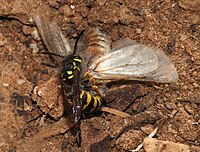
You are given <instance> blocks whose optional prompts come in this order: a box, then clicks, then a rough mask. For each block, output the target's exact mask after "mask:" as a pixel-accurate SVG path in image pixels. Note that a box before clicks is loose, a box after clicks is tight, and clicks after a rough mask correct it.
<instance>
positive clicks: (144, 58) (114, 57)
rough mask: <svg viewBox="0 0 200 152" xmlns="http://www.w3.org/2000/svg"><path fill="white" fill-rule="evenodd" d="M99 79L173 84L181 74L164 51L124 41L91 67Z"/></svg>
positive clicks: (127, 39)
mask: <svg viewBox="0 0 200 152" xmlns="http://www.w3.org/2000/svg"><path fill="white" fill-rule="evenodd" d="M89 69H90V70H91V74H92V75H93V76H94V78H96V79H107V80H120V79H125V80H140V81H141V80H143V81H156V82H163V83H168V82H174V81H176V80H177V79H178V73H177V70H176V68H175V67H174V65H173V63H172V62H171V60H170V59H169V58H168V57H167V56H166V55H165V53H164V52H162V51H161V50H159V49H157V48H154V47H150V46H147V45H144V44H140V43H136V42H135V41H133V40H131V39H129V38H125V39H123V40H121V42H119V44H118V45H117V46H116V47H115V48H114V49H113V50H111V51H110V53H108V54H106V55H103V56H102V57H101V58H99V59H98V60H96V62H94V63H92V64H91V65H90V68H89Z"/></svg>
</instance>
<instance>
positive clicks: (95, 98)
mask: <svg viewBox="0 0 200 152" xmlns="http://www.w3.org/2000/svg"><path fill="white" fill-rule="evenodd" d="M93 98H94V103H93V106H94V108H92V109H91V110H90V112H92V111H93V110H94V109H95V108H96V106H97V102H98V101H97V100H98V97H93Z"/></svg>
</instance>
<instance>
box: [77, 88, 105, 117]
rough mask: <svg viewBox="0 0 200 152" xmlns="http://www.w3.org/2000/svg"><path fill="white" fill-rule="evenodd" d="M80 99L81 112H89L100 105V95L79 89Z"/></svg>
mask: <svg viewBox="0 0 200 152" xmlns="http://www.w3.org/2000/svg"><path fill="white" fill-rule="evenodd" d="M80 99H81V101H82V112H83V113H91V112H94V111H96V110H98V109H99V108H100V107H101V105H102V98H101V96H100V95H98V94H96V95H91V94H90V93H89V92H87V91H84V90H81V95H80Z"/></svg>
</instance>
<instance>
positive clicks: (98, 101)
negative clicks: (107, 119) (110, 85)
mask: <svg viewBox="0 0 200 152" xmlns="http://www.w3.org/2000/svg"><path fill="white" fill-rule="evenodd" d="M95 98H96V101H97V106H96V108H95V109H94V110H93V111H97V110H98V108H99V107H100V105H101V104H100V102H101V99H100V100H98V98H97V97H95Z"/></svg>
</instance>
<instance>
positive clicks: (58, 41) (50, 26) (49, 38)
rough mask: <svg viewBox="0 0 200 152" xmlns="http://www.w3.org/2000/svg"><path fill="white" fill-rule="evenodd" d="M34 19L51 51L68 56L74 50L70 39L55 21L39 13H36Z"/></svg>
mask: <svg viewBox="0 0 200 152" xmlns="http://www.w3.org/2000/svg"><path fill="white" fill-rule="evenodd" d="M33 19H34V21H35V24H36V26H37V28H38V31H39V33H40V35H41V37H42V40H43V42H44V44H45V46H46V47H47V49H48V51H49V52H51V53H55V54H58V55H61V56H67V55H68V54H70V53H71V52H72V51H71V46H70V44H69V41H68V39H66V38H65V37H64V36H63V34H62V32H61V30H60V28H59V27H58V25H57V24H56V23H55V22H50V21H48V20H47V19H46V18H44V17H42V16H39V15H35V16H34V17H33Z"/></svg>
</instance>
